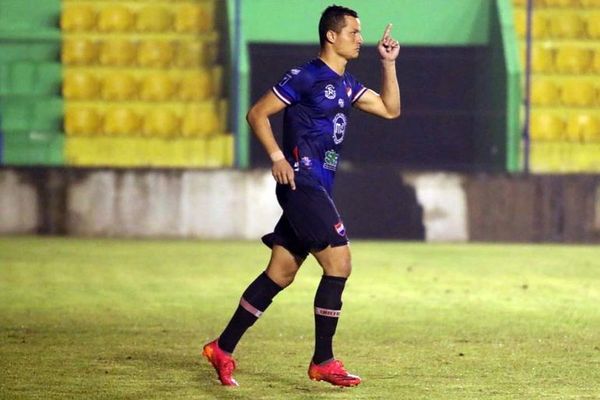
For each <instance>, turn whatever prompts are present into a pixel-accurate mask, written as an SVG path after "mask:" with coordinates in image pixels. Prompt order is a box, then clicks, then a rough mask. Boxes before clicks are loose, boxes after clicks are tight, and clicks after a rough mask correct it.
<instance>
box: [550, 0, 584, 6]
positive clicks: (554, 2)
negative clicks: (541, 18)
mask: <svg viewBox="0 0 600 400" xmlns="http://www.w3.org/2000/svg"><path fill="white" fill-rule="evenodd" d="M544 5H545V6H546V7H565V8H566V7H577V0H544Z"/></svg>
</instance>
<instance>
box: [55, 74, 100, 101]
mask: <svg viewBox="0 0 600 400" xmlns="http://www.w3.org/2000/svg"><path fill="white" fill-rule="evenodd" d="M98 92H99V83H98V79H96V77H95V76H94V74H92V73H89V72H86V71H81V70H71V71H69V70H67V71H66V72H65V77H64V83H63V96H64V97H65V99H67V100H92V99H95V98H97V97H98Z"/></svg>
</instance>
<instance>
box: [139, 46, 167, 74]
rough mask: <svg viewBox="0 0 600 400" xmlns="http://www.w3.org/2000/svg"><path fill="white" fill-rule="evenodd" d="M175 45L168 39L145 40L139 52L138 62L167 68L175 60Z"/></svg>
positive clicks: (142, 64) (153, 66)
mask: <svg viewBox="0 0 600 400" xmlns="http://www.w3.org/2000/svg"><path fill="white" fill-rule="evenodd" d="M173 55H174V51H173V46H172V44H171V42H169V41H166V40H145V41H143V42H142V43H141V44H140V46H139V48H138V53H137V61H138V64H139V65H140V66H142V67H149V68H166V67H168V66H169V65H170V64H171V62H172V60H173Z"/></svg>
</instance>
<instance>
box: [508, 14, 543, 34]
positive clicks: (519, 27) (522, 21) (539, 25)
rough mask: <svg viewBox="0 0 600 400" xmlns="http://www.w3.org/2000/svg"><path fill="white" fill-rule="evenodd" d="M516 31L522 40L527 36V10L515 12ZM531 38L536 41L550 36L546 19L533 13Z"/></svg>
mask: <svg viewBox="0 0 600 400" xmlns="http://www.w3.org/2000/svg"><path fill="white" fill-rule="evenodd" d="M514 18H515V29H516V31H517V35H519V37H520V38H524V37H525V36H526V34H527V11H526V10H525V9H516V10H515V15H514ZM531 36H532V37H533V38H534V39H541V38H545V37H547V36H548V26H547V21H546V18H545V17H544V16H543V15H541V14H539V13H535V12H534V13H533V15H532V18H531Z"/></svg>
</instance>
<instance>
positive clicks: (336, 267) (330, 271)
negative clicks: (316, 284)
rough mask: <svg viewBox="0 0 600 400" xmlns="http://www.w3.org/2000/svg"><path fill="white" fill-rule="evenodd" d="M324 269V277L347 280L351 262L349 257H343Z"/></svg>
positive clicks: (350, 271)
mask: <svg viewBox="0 0 600 400" xmlns="http://www.w3.org/2000/svg"><path fill="white" fill-rule="evenodd" d="M324 269H325V274H326V275H331V276H339V277H342V278H348V277H349V276H350V274H351V273H352V261H351V260H350V257H344V258H341V259H339V260H336V261H335V262H333V263H331V265H328V266H327V267H325V268H324Z"/></svg>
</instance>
